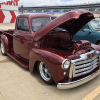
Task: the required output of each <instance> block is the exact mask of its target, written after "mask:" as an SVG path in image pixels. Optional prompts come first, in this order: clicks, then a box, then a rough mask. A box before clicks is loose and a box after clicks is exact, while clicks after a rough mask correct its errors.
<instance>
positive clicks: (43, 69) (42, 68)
mask: <svg viewBox="0 0 100 100" xmlns="http://www.w3.org/2000/svg"><path fill="white" fill-rule="evenodd" d="M39 74H40V77H41V79H42V80H43V81H44V82H45V83H47V84H51V83H53V78H52V75H51V73H50V71H49V69H48V67H47V66H46V65H45V64H44V63H43V62H40V63H39Z"/></svg>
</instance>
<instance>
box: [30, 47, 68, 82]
mask: <svg viewBox="0 0 100 100" xmlns="http://www.w3.org/2000/svg"><path fill="white" fill-rule="evenodd" d="M64 59H65V58H64V57H62V56H60V55H57V54H55V53H53V52H50V51H49V50H46V49H38V48H33V49H32V50H31V52H30V56H29V69H30V71H31V72H32V71H33V69H34V65H35V62H36V61H41V62H43V63H45V64H46V66H47V67H48V68H49V70H50V72H51V74H52V77H53V79H54V81H55V83H58V82H63V81H65V80H67V78H68V75H69V68H68V69H67V70H64V69H62V68H61V64H62V61H63V60H64ZM37 67H38V66H37ZM64 72H66V75H64V74H63V73H64Z"/></svg>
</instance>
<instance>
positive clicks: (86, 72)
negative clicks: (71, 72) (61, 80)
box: [75, 65, 98, 77]
mask: <svg viewBox="0 0 100 100" xmlns="http://www.w3.org/2000/svg"><path fill="white" fill-rule="evenodd" d="M97 66H98V65H95V66H94V65H93V68H92V69H90V70H88V71H85V72H82V73H79V74H77V73H76V74H75V77H77V76H81V75H84V74H88V73H90V72H91V71H93V70H94V69H95V68H96V67H97Z"/></svg>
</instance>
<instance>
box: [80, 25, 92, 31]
mask: <svg viewBox="0 0 100 100" xmlns="http://www.w3.org/2000/svg"><path fill="white" fill-rule="evenodd" d="M84 29H90V28H89V26H88V24H86V25H84V26H83V27H82V28H81V29H80V31H83V30H84Z"/></svg>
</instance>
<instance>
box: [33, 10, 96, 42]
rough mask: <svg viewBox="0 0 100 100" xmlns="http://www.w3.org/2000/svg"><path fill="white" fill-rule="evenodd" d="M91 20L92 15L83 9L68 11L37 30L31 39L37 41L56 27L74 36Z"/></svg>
mask: <svg viewBox="0 0 100 100" xmlns="http://www.w3.org/2000/svg"><path fill="white" fill-rule="evenodd" d="M92 19H94V15H93V14H92V13H90V12H89V11H87V10H85V9H79V10H73V11H70V12H68V13H66V14H64V15H62V16H60V17H58V18H56V19H54V20H53V21H51V22H49V23H48V24H46V25H45V26H43V27H42V28H40V29H39V30H37V31H36V32H35V33H34V35H33V39H34V41H38V40H39V39H40V38H42V37H43V36H44V35H46V34H47V33H49V32H50V31H52V30H53V29H55V28H57V27H60V28H63V29H65V30H67V31H68V32H69V33H70V34H71V35H72V36H74V35H75V34H76V33H77V32H78V31H79V30H80V29H81V28H82V27H83V26H84V25H85V24H86V23H88V22H89V21H90V20H92Z"/></svg>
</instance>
